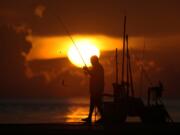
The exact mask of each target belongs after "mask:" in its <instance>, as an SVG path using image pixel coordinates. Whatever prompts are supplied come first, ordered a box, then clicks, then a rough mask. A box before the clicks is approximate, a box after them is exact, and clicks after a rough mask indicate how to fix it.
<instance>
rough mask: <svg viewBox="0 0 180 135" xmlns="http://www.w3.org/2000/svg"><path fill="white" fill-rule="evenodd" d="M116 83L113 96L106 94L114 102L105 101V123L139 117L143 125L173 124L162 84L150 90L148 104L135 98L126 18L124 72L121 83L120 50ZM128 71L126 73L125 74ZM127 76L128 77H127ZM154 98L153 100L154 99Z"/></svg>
mask: <svg viewBox="0 0 180 135" xmlns="http://www.w3.org/2000/svg"><path fill="white" fill-rule="evenodd" d="M115 54H116V55H115V61H116V75H115V76H116V82H115V83H113V84H112V86H113V94H107V93H106V94H105V95H104V96H105V97H110V98H112V101H104V122H105V123H111V124H113V123H125V122H126V120H127V118H128V117H129V116H131V117H139V119H140V121H141V122H142V123H168V122H173V120H172V118H171V117H170V115H169V113H168V111H167V110H166V108H165V106H164V104H163V101H162V98H161V97H162V89H163V88H162V84H160V85H159V86H151V87H149V88H148V93H147V95H148V99H147V104H145V103H144V101H143V100H142V98H140V97H135V94H134V86H133V75H132V69H131V57H130V53H129V46H128V35H127V34H126V16H125V17H124V32H123V49H122V72H121V75H122V76H121V82H120V83H119V77H118V74H119V70H118V50H117V49H116V52H115ZM125 71H126V72H125ZM125 74H126V75H125ZM152 96H153V98H152Z"/></svg>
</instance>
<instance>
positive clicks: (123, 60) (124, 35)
mask: <svg viewBox="0 0 180 135" xmlns="http://www.w3.org/2000/svg"><path fill="white" fill-rule="evenodd" d="M125 40H126V16H124V32H123V52H122V80H121V83H122V85H124V62H125Z"/></svg>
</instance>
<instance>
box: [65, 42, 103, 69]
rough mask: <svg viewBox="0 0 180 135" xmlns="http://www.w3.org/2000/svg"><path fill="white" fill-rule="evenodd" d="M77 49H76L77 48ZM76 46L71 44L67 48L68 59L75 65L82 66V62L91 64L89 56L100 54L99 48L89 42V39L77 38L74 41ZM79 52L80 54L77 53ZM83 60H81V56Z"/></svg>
mask: <svg viewBox="0 0 180 135" xmlns="http://www.w3.org/2000/svg"><path fill="white" fill-rule="evenodd" d="M76 46H77V48H78V50H79V51H78V50H77V48H76ZM76 46H75V45H72V46H71V47H70V48H69V50H68V58H69V60H70V61H71V62H72V63H73V64H74V65H75V66H77V67H83V66H84V62H85V63H86V65H87V66H91V63H90V58H91V56H93V55H96V56H98V57H99V56H100V51H99V49H98V48H97V47H96V46H95V45H94V44H92V43H91V41H89V40H79V41H77V42H76ZM79 52H80V54H79ZM80 55H81V56H82V58H83V60H84V62H83V60H82V58H81V56H80Z"/></svg>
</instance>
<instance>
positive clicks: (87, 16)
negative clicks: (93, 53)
mask: <svg viewBox="0 0 180 135" xmlns="http://www.w3.org/2000/svg"><path fill="white" fill-rule="evenodd" d="M16 3H18V4H16ZM179 4H180V2H179V1H178V0H172V1H171V2H169V1H168V0H157V1H144V0H137V1H134V0H127V1H125V0H111V1H110V0H99V1H97V0H86V1H84V0H76V1H74V0H61V1H59V0H39V1H37V0H26V1H23V0H19V1H15V0H12V1H10V0H8V1H1V2H0V5H1V7H2V8H1V10H0V15H1V14H4V16H3V18H2V19H4V21H7V22H8V21H11V23H12V22H13V23H26V24H28V26H29V27H31V28H32V30H33V33H34V34H36V35H57V34H63V35H64V34H66V33H65V32H64V29H63V26H62V25H61V24H60V23H59V22H58V19H57V18H58V16H60V17H61V18H62V20H63V21H64V23H65V25H66V26H67V27H68V29H69V31H70V32H71V33H72V34H75V33H76V34H77V33H79V34H105V35H112V36H120V35H121V34H122V28H123V27H122V26H123V25H122V22H123V15H124V13H125V14H126V15H127V17H128V22H127V27H128V30H127V31H128V33H129V34H130V35H132V36H153V35H155V36H157V35H158V36H163V35H172V34H180V27H179V23H180V15H179V12H180V8H179ZM38 5H42V6H43V7H46V12H45V14H44V17H43V19H42V18H41V19H40V18H37V17H36V16H35V15H34V9H35V8H36V7H37V6H38ZM40 11H41V10H40ZM11 13H13V14H11ZM39 13H42V12H39ZM6 15H7V16H6Z"/></svg>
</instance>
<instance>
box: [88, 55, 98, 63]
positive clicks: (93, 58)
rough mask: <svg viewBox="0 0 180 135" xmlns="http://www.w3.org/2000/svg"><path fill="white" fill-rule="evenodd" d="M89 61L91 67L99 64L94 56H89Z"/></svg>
mask: <svg viewBox="0 0 180 135" xmlns="http://www.w3.org/2000/svg"><path fill="white" fill-rule="evenodd" d="M90 60H91V64H92V66H94V65H96V64H98V63H99V58H98V57H97V56H96V55H93V56H91V59H90Z"/></svg>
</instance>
